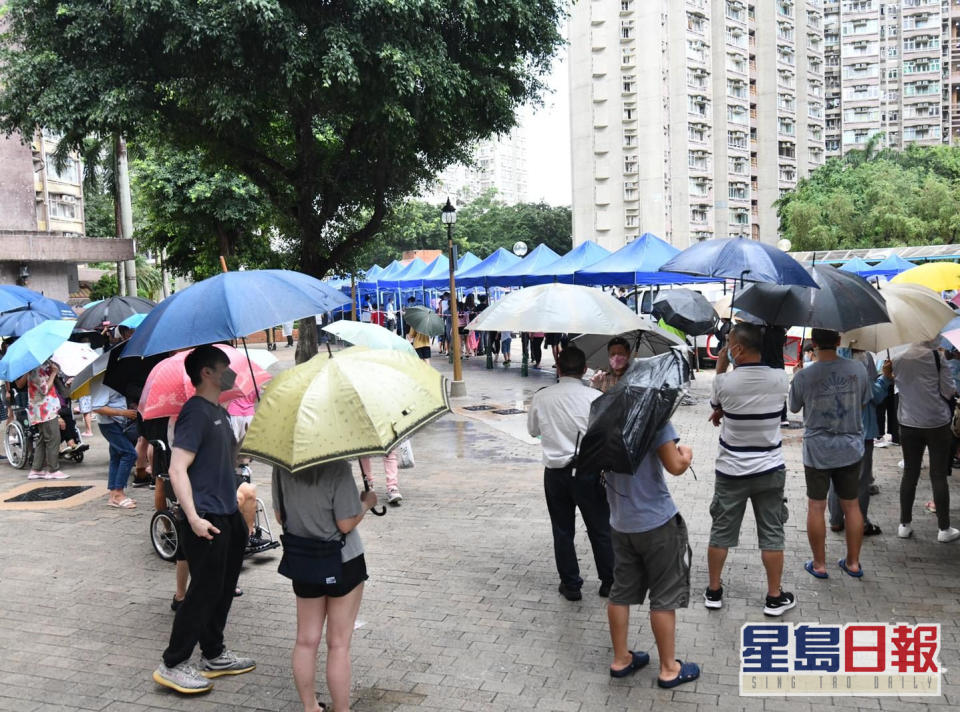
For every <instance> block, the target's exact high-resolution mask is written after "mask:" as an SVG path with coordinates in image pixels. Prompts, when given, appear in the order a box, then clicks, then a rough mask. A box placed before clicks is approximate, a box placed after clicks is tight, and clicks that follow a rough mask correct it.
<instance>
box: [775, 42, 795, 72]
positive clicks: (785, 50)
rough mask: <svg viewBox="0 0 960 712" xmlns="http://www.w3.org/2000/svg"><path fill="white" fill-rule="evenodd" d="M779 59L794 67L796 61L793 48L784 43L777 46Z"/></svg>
mask: <svg viewBox="0 0 960 712" xmlns="http://www.w3.org/2000/svg"><path fill="white" fill-rule="evenodd" d="M777 61H778V62H783V63H784V64H789V65H790V66H791V67H792V66H793V65H794V62H795V61H796V60H795V59H794V55H793V50H792V49H790V48H789V47H786V46H783V45H779V46H777Z"/></svg>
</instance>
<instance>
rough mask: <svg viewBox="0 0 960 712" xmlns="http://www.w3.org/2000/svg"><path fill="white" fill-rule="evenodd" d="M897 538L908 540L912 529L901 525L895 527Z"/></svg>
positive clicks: (911, 534)
mask: <svg viewBox="0 0 960 712" xmlns="http://www.w3.org/2000/svg"><path fill="white" fill-rule="evenodd" d="M897 536H898V537H900V538H901V539H909V538H910V537H912V536H913V527H911V526H910V525H909V524H901V525H900V526H899V527H897Z"/></svg>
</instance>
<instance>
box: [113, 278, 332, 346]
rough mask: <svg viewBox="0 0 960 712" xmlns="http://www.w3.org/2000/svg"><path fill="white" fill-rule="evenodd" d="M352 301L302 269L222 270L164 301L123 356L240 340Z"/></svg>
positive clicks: (138, 332)
mask: <svg viewBox="0 0 960 712" xmlns="http://www.w3.org/2000/svg"><path fill="white" fill-rule="evenodd" d="M349 303H350V299H349V298H348V297H345V296H344V295H343V294H341V293H340V292H338V291H336V290H334V289H330V288H329V287H328V286H327V285H325V284H324V283H323V282H321V281H320V280H319V279H315V278H313V277H310V276H308V275H305V274H302V273H300V272H293V271H290V270H280V269H265V270H248V271H244V272H224V273H223V274H218V275H217V276H216V277H210V278H209V279H205V280H203V281H202V282H197V283H196V284H193V285H190V286H189V287H187V288H186V289H184V290H183V291H182V292H177V293H176V294H174V295H173V296H171V297H167V298H166V299H164V300H163V301H162V302H160V304H158V305H157V306H156V307H155V308H154V309H153V311H151V312H150V313H149V314H148V315H147V318H146V319H144V320H143V322H142V323H141V324H140V327H139V328H138V329H137V330H136V331H135V332H134V334H133V336H132V337H131V338H130V340H129V341H128V342H127V347H126V349H124V352H123V357H124V358H127V357H129V356H152V355H153V354H158V353H164V352H166V351H175V350H177V349H184V348H189V347H191V346H198V345H200V344H209V343H213V342H216V341H226V340H229V339H238V338H241V337H244V336H246V335H247V334H252V333H254V332H256V331H261V330H263V329H269V328H270V327H272V326H275V325H277V324H282V323H283V322H285V321H291V320H294V319H303V318H306V317H310V316H313V315H315V314H322V313H323V312H326V311H332V310H334V309H337V308H339V307H342V306H343V305H344V304H349Z"/></svg>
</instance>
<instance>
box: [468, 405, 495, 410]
mask: <svg viewBox="0 0 960 712" xmlns="http://www.w3.org/2000/svg"><path fill="white" fill-rule="evenodd" d="M463 409H464V410H493V409H494V406H492V405H467V406H464V408H463Z"/></svg>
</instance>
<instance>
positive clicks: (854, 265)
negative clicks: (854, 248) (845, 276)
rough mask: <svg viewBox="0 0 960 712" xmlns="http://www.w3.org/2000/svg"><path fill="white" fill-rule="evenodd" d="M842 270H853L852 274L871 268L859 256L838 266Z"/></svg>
mask: <svg viewBox="0 0 960 712" xmlns="http://www.w3.org/2000/svg"><path fill="white" fill-rule="evenodd" d="M840 269H841V270H842V271H844V272H853V274H861V273H863V272H867V271H869V270H871V269H872V267H870V265H869V264H868V263H867V262H866V261H865V260H862V259H860V258H859V257H854V258H853V259H852V260H850V261H849V262H847V263H846V264H844V265H843V267H841V268H840Z"/></svg>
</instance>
